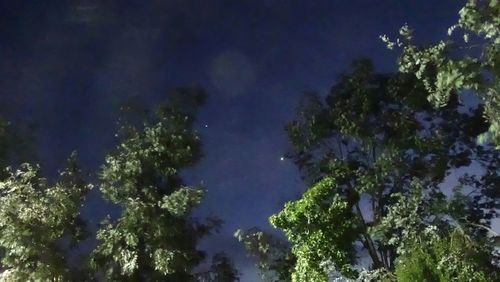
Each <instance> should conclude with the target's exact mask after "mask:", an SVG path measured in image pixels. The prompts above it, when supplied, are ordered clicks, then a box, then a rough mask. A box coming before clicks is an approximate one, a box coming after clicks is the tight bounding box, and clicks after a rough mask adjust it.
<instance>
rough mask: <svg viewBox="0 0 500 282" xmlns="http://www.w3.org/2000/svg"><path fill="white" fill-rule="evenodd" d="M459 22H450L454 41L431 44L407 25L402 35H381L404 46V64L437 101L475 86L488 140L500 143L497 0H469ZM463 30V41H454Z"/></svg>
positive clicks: (499, 7)
mask: <svg viewBox="0 0 500 282" xmlns="http://www.w3.org/2000/svg"><path fill="white" fill-rule="evenodd" d="M459 15H460V18H459V20H458V23H457V24H455V25H454V26H452V27H450V29H449V31H448V33H449V36H450V40H446V41H440V42H438V43H436V44H434V45H431V46H428V47H423V48H422V47H419V46H417V45H416V44H414V42H413V36H412V31H411V29H410V28H409V27H408V26H404V27H403V28H401V30H400V34H401V36H402V39H398V40H397V42H391V41H390V40H389V38H388V37H387V36H382V39H383V40H384V41H385V42H386V43H387V46H388V47H389V48H390V49H392V48H394V47H395V46H398V47H401V48H402V55H401V57H400V60H399V69H400V71H401V72H404V73H414V74H415V75H416V76H417V78H418V79H421V80H422V81H423V83H424V85H425V88H426V89H427V91H428V92H429V96H428V99H429V101H431V102H432V103H433V104H434V105H435V106H443V105H446V104H447V103H448V101H449V99H450V96H451V95H456V94H457V93H459V92H460V91H463V90H472V91H474V93H476V94H477V95H478V96H479V98H480V99H481V102H482V103H484V105H485V111H484V114H485V116H486V118H487V119H488V121H489V123H490V127H489V129H488V131H487V133H485V134H483V135H482V136H481V139H482V140H483V142H485V141H493V142H494V143H495V144H496V145H497V146H500V94H499V91H500V82H499V80H498V77H499V75H500V28H499V27H500V3H499V1H497V0H468V1H467V3H466V4H465V6H464V7H463V8H462V9H461V10H460V12H459ZM456 31H461V32H462V35H463V40H462V42H460V40H455V41H453V40H451V39H452V38H453V37H452V36H453V35H454V34H455V33H456Z"/></svg>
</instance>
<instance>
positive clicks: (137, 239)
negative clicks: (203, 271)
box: [92, 89, 219, 281]
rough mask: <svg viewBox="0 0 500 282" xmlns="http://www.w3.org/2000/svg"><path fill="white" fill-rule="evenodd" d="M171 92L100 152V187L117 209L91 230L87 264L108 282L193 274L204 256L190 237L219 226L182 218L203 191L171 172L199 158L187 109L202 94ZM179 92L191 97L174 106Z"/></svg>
mask: <svg viewBox="0 0 500 282" xmlns="http://www.w3.org/2000/svg"><path fill="white" fill-rule="evenodd" d="M174 94H177V95H172V96H171V102H170V104H166V105H164V106H162V107H160V108H159V109H158V110H157V111H156V113H155V114H154V115H153V116H152V117H151V119H150V121H148V122H146V123H145V124H144V126H143V128H142V129H137V128H136V127H135V126H130V125H125V126H124V127H123V128H122V135H123V141H122V143H121V144H120V145H119V146H118V148H117V150H116V152H115V153H113V154H110V155H108V156H107V157H106V164H105V165H104V166H103V169H102V172H101V175H100V179H101V183H100V188H101V191H102V193H103V195H104V197H105V198H106V199H108V200H110V201H112V202H113V203H115V204H118V205H119V206H120V207H121V208H122V214H121V216H120V217H119V218H118V219H117V220H111V219H109V220H107V221H105V222H104V223H103V225H102V228H101V229H100V230H99V232H98V233H97V239H98V241H99V245H98V247H97V249H96V250H95V251H94V253H93V259H92V265H93V267H94V268H95V269H97V270H100V271H103V272H104V273H105V276H106V277H107V279H109V280H113V281H115V280H119V281H127V280H130V281H192V280H194V279H195V274H194V273H193V268H194V267H195V266H197V265H198V264H199V263H200V262H201V261H202V260H203V259H204V252H202V251H200V250H198V249H197V248H196V245H197V242H198V240H199V239H200V238H202V237H203V236H205V235H207V234H208V233H209V232H210V231H211V230H212V229H213V228H216V227H217V226H218V224H219V221H218V220H215V219H214V220H209V221H208V222H207V223H200V222H198V221H196V220H195V219H194V218H192V217H190V215H189V214H190V212H191V210H192V209H193V207H195V206H196V205H198V204H199V203H200V202H201V200H202V198H203V193H204V192H203V190H202V189H201V188H197V187H188V186H186V185H184V183H183V181H182V179H181V177H180V175H179V173H180V170H181V169H183V168H185V167H188V166H190V165H193V164H195V163H196V162H197V161H198V160H199V158H200V156H201V143H200V138H199V136H198V134H197V133H196V132H195V131H194V129H193V120H194V116H193V113H192V112H190V111H191V110H196V107H198V106H200V105H201V104H202V102H203V100H204V98H205V93H204V92H203V91H201V90H200V91H197V92H196V91H195V92H193V91H192V90H187V89H180V90H178V92H177V93H174ZM179 95H180V96H185V97H184V98H183V99H189V98H191V100H188V101H186V100H183V101H186V102H183V103H182V105H181V104H178V102H179V101H177V100H176V99H177V98H179ZM192 95H195V97H194V98H193V97H192ZM189 102H195V103H194V104H192V103H191V104H190V103H189ZM181 106H185V107H181Z"/></svg>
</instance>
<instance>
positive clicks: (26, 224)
mask: <svg viewBox="0 0 500 282" xmlns="http://www.w3.org/2000/svg"><path fill="white" fill-rule="evenodd" d="M7 174H8V177H7V178H6V179H5V180H3V181H2V182H0V247H1V248H2V249H3V250H4V251H5V254H4V257H3V259H2V264H3V266H4V268H5V270H4V271H3V272H2V273H1V274H0V281H67V280H75V279H77V278H78V279H82V278H84V277H85V272H83V270H82V269H78V268H74V267H71V265H70V264H69V261H68V259H67V255H68V251H69V248H70V247H71V246H74V244H75V243H76V242H77V241H78V240H80V239H82V235H84V234H85V232H84V229H83V227H84V226H83V222H82V221H81V219H80V218H79V211H80V207H81V206H82V204H83V200H84V196H85V194H86V193H87V192H88V190H89V189H90V188H91V186H90V185H87V184H85V182H84V180H83V178H82V175H81V172H80V169H79V168H78V166H77V165H76V159H75V156H74V155H73V156H72V157H71V158H70V159H69V162H68V166H67V168H66V169H65V170H63V171H61V172H60V177H59V181H58V182H57V183H56V184H54V185H51V184H50V183H48V181H47V180H46V179H45V178H43V177H42V176H41V175H40V169H39V167H37V166H32V165H29V164H24V165H22V166H21V167H20V168H19V169H18V170H13V169H10V168H9V169H7Z"/></svg>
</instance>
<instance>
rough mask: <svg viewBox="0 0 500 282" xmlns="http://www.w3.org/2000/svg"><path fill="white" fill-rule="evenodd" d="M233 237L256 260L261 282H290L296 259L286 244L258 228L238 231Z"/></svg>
mask: <svg viewBox="0 0 500 282" xmlns="http://www.w3.org/2000/svg"><path fill="white" fill-rule="evenodd" d="M234 236H235V237H236V238H237V239H238V241H240V242H242V243H243V244H244V246H245V249H246V251H247V252H248V253H249V254H250V255H251V256H252V257H254V258H255V259H256V260H257V268H258V269H259V271H260V275H261V279H262V280H263V281H269V282H276V281H291V275H292V271H293V267H294V265H295V261H296V257H295V256H294V255H293V254H292V252H291V250H290V246H289V244H288V242H285V241H284V240H282V239H280V238H278V237H276V236H273V235H272V234H270V233H267V232H264V231H261V230H259V229H258V228H252V229H249V230H245V231H244V230H241V229H239V230H237V231H236V233H235V234H234Z"/></svg>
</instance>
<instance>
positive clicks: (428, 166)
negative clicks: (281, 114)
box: [270, 60, 499, 281]
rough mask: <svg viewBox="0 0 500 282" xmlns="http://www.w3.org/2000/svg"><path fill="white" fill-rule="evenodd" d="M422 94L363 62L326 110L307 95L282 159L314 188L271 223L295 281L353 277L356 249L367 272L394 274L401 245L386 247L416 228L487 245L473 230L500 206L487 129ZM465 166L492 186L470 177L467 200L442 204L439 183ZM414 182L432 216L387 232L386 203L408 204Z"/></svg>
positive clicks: (408, 79)
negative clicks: (457, 232)
mask: <svg viewBox="0 0 500 282" xmlns="http://www.w3.org/2000/svg"><path fill="white" fill-rule="evenodd" d="M427 94H428V92H427V91H426V87H425V85H424V84H423V83H421V82H420V81H419V80H418V79H417V78H416V77H414V76H413V75H411V74H403V73H400V74H375V73H374V72H373V68H372V66H371V64H370V63H369V61H366V60H358V61H355V62H354V64H353V70H352V72H351V73H347V74H344V75H342V76H341V77H340V78H339V82H338V83H337V84H336V85H335V86H334V87H333V88H332V90H331V92H330V94H329V95H328V96H327V97H326V98H325V99H324V102H323V101H322V98H321V97H320V96H319V95H315V94H311V93H309V94H307V95H306V97H305V99H304V101H303V102H302V104H301V106H300V107H299V111H298V117H297V119H296V120H295V121H293V122H291V123H290V124H289V125H288V126H287V128H286V129H287V132H288V134H289V139H290V141H291V144H292V150H291V151H290V153H289V154H288V155H287V156H288V157H289V158H291V159H292V160H293V161H294V162H295V163H296V164H297V166H298V167H299V168H300V169H301V171H302V172H303V175H304V179H305V180H306V181H307V182H308V183H310V184H311V187H310V188H309V189H308V190H307V191H306V192H305V193H304V195H303V196H302V198H301V199H299V200H297V201H294V202H290V203H287V204H286V205H285V207H284V209H283V210H282V211H281V212H280V213H278V214H276V215H274V216H272V217H271V218H270V221H271V223H272V224H273V225H274V226H275V227H277V228H279V229H281V230H283V231H284V232H285V234H286V235H287V237H288V239H289V241H290V243H291V244H292V252H293V254H294V255H295V256H296V257H297V262H296V264H295V266H294V271H293V274H292V280H293V281H326V279H327V276H328V273H327V271H326V270H325V265H333V266H334V268H335V269H336V270H337V271H340V272H341V273H342V274H343V275H344V276H345V277H348V278H354V277H356V276H357V275H358V274H357V271H356V269H355V266H356V263H357V256H359V255H362V253H363V252H360V251H361V250H360V248H359V247H357V246H362V249H363V250H365V251H366V253H367V256H368V257H369V258H370V259H371V262H372V265H371V267H370V268H371V269H373V270H377V271H378V272H377V273H379V274H383V273H386V272H393V271H394V269H395V267H396V263H397V260H396V259H397V258H398V257H399V256H400V255H401V254H400V252H399V251H398V248H400V247H401V246H400V245H399V244H396V243H395V242H394V240H392V241H391V240H390V238H401V237H402V236H403V235H404V234H405V233H407V232H410V233H416V234H418V233H419V232H421V229H420V228H421V227H422V226H430V225H435V226H440V227H441V226H442V227H446V228H447V230H450V232H451V230H453V228H455V227H457V226H462V225H463V226H464V228H465V229H466V232H467V234H470V236H472V237H473V238H474V239H475V240H479V239H481V240H485V238H486V236H487V232H484V231H485V229H484V228H480V227H478V225H488V224H489V221H490V219H491V218H492V217H493V216H496V211H495V207H498V200H499V199H498V197H497V195H492V193H491V190H490V188H488V187H490V185H491V184H492V183H496V182H497V181H498V173H497V171H496V170H497V167H496V166H495V161H496V160H497V159H498V152H497V151H495V150H491V149H488V148H485V147H482V146H480V145H477V144H476V142H475V136H476V135H477V133H478V131H479V130H481V128H484V124H485V122H484V121H483V120H482V119H481V118H478V116H479V117H480V116H481V108H479V110H474V109H469V110H468V111H467V112H465V113H464V112H461V111H458V110H457V108H458V106H460V104H459V100H458V99H452V100H450V101H449V103H448V105H447V106H445V107H441V108H439V109H434V108H433V107H432V105H431V104H430V103H429V102H427V101H426V99H425V97H426V96H427ZM472 161H475V162H477V163H479V164H481V165H482V166H483V168H484V169H485V171H487V173H486V174H485V175H489V176H490V177H478V178H476V179H475V180H474V181H475V182H474V181H472V182H474V185H469V186H474V187H473V189H474V192H473V193H470V194H468V191H465V190H467V189H469V188H470V187H469V186H467V185H465V186H467V189H465V190H464V191H459V190H458V189H457V192H456V198H457V199H456V200H455V201H451V202H450V201H448V200H447V199H446V196H445V195H444V194H443V192H442V191H441V190H440V184H441V183H442V182H443V179H444V178H445V176H447V175H448V174H449V172H450V169H454V168H459V167H464V166H468V165H469V164H471V162H472ZM415 181H418V183H419V184H418V185H420V186H421V187H423V188H422V190H421V197H422V201H421V202H420V203H419V205H420V207H422V208H424V207H425V209H426V211H427V213H429V215H427V214H426V216H424V215H418V216H414V217H410V215H407V216H404V217H403V219H405V220H412V221H415V222H418V223H419V224H416V225H415V226H418V228H416V227H415V229H412V227H411V226H407V225H405V224H400V225H398V226H399V227H401V226H405V227H404V228H394V229H391V228H384V227H385V224H384V222H385V221H387V216H388V214H389V212H390V211H391V207H392V206H393V205H395V204H396V203H397V201H396V200H395V198H394V196H392V195H408V194H409V193H411V192H412V191H414V190H415V189H416V188H415V185H416V184H415V183H416V182H415ZM463 181H464V182H463V183H466V182H467V181H466V180H465V178H464V180H463ZM472 182H468V183H469V184H470V183H472ZM471 189H472V188H471ZM449 218H453V219H454V220H449ZM465 226H466V227H465ZM443 236H444V235H443ZM403 248H404V246H403ZM384 275H385V274H384ZM386 276H387V275H386ZM390 276H391V275H388V276H387V277H390Z"/></svg>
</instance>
